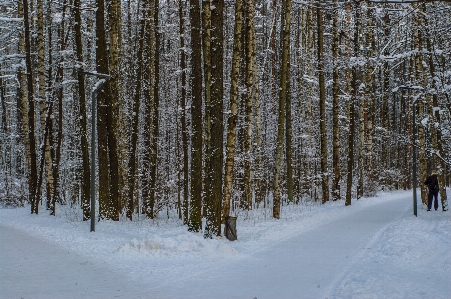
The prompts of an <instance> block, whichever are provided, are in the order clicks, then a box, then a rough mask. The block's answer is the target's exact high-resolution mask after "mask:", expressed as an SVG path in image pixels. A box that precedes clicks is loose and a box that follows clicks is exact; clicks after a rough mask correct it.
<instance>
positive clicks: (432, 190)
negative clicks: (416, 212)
mask: <svg viewBox="0 0 451 299" xmlns="http://www.w3.org/2000/svg"><path fill="white" fill-rule="evenodd" d="M424 184H425V185H427V186H428V189H429V193H428V211H430V210H431V207H432V200H433V199H435V201H434V209H435V210H436V211H437V209H438V191H439V190H440V188H439V187H438V179H437V173H436V172H435V171H434V172H432V174H431V175H430V176H429V177H428V178H427V179H426V181H425V182H424Z"/></svg>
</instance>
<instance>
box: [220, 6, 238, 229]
mask: <svg viewBox="0 0 451 299" xmlns="http://www.w3.org/2000/svg"><path fill="white" fill-rule="evenodd" d="M242 6H243V2H242V0H236V1H235V28H234V35H233V54H232V55H233V56H232V69H231V76H230V78H231V81H230V104H229V105H230V108H229V110H230V115H229V118H228V120H227V138H226V142H227V144H226V164H225V174H224V191H223V194H224V200H223V203H222V220H221V223H223V224H224V223H225V217H226V216H229V214H230V199H231V194H232V181H233V166H234V163H235V140H236V123H237V113H238V97H239V94H238V79H239V72H240V54H241V32H242V25H243V11H242Z"/></svg>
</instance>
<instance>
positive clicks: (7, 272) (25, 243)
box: [0, 226, 146, 299]
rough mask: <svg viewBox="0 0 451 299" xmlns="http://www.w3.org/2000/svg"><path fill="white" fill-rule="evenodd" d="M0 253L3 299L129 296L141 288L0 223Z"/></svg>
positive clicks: (77, 256) (55, 246) (0, 291)
mask: <svg viewBox="0 0 451 299" xmlns="http://www.w3.org/2000/svg"><path fill="white" fill-rule="evenodd" d="M0 252H1V258H0V298H2V299H3V298H5V299H14V298H17V299H22V298H23V299H28V298H33V299H38V298H45V299H47V298H49V299H50V298H51V299H57V298H61V299H64V298H130V297H128V296H129V294H136V290H139V287H140V286H138V285H136V283H134V282H130V281H129V280H128V279H127V278H126V277H124V276H122V275H121V274H118V273H117V272H114V271H111V270H110V269H109V268H107V267H106V266H99V265H97V264H93V263H92V262H91V261H89V260H87V259H86V258H84V257H82V256H80V255H77V254H75V253H73V252H69V251H68V250H66V249H64V248H62V247H59V246H57V245H55V244H52V243H49V242H46V241H43V240H42V239H38V238H36V237H34V236H31V235H29V234H27V233H24V232H22V231H20V230H16V229H14V228H10V227H5V226H0ZM118 282H120V284H118ZM51 294H56V295H51ZM105 294H109V295H107V296H105ZM124 294H125V295H124ZM134 298H139V297H134ZM140 298H146V297H140Z"/></svg>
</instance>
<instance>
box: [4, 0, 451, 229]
mask: <svg viewBox="0 0 451 299" xmlns="http://www.w3.org/2000/svg"><path fill="white" fill-rule="evenodd" d="M401 2H403V3H401ZM404 2H409V3H404ZM106 75H108V76H106ZM0 99H1V107H0V200H1V204H2V205H3V206H23V205H26V204H27V205H28V204H30V207H31V213H38V212H42V210H48V211H49V212H50V213H51V214H53V215H55V214H57V213H58V208H57V207H58V206H61V205H67V206H70V207H72V208H74V209H80V210H81V211H83V213H82V217H83V220H88V219H90V217H91V216H90V215H91V211H90V199H91V191H90V190H91V185H92V184H93V183H94V185H95V186H96V191H95V195H96V198H97V199H98V205H97V212H96V217H99V219H110V220H113V221H118V220H121V219H127V218H128V219H130V220H132V219H133V218H134V217H137V215H138V216H139V214H144V215H146V216H147V217H149V218H157V217H174V218H175V217H177V218H179V219H181V220H182V221H183V223H184V224H186V225H187V227H188V229H189V230H191V231H199V230H200V229H201V219H202V218H203V217H205V219H206V221H207V230H206V235H207V236H213V235H219V234H220V233H221V231H220V230H221V223H224V219H225V217H226V216H228V215H236V214H237V213H240V215H248V214H247V213H250V212H251V211H252V210H254V209H267V210H268V211H269V212H270V214H271V217H274V218H280V217H281V206H282V205H290V204H297V205H302V204H306V203H310V202H319V203H323V204H324V203H327V202H328V201H336V200H344V204H346V205H350V204H351V199H354V200H355V199H358V198H360V197H362V196H371V195H374V194H375V193H376V192H378V191H381V190H396V189H409V188H412V186H413V185H414V183H416V184H417V185H418V186H419V187H420V188H421V199H422V201H423V202H425V201H426V200H427V190H426V187H425V186H424V184H423V181H424V179H425V178H426V177H427V176H428V175H429V174H430V173H431V172H432V171H434V170H436V171H437V172H438V178H439V184H440V187H441V188H440V198H441V200H442V202H446V198H447V197H446V189H445V186H449V184H450V177H449V169H450V167H451V166H450V165H451V151H450V149H451V132H450V129H451V128H450V110H451V2H449V1H441V2H440V1H423V2H416V1H383V0H380V1H377V0H373V1H359V0H352V1H342V0H335V1H310V0H303V1H301V0H293V1H291V0H235V1H230V0H226V1H224V0H202V1H199V0H189V1H187V0H166V1H160V0H128V1H127V0H105V1H104V0H84V1H81V0H53V1H49V0H2V1H1V3H0ZM93 103H94V105H93ZM93 116H94V118H93ZM414 120H415V121H414ZM93 122H94V125H95V126H94V127H93V126H92V123H93ZM92 128H95V130H96V132H97V133H96V134H95V136H94V137H95V138H94V139H91V135H92ZM93 142H94V143H93ZM92 145H94V146H92ZM415 153H416V160H415V164H416V162H418V167H417V175H418V176H417V177H418V182H412V177H413V176H412V169H413V166H414V165H413V164H414V163H413V161H414V158H415V157H414V156H415ZM92 154H95V157H96V158H95V161H91V159H92V158H91V157H92V156H91V155H92ZM91 162H95V163H94V164H95V165H96V168H95V169H92V170H93V172H92V173H91ZM92 174H95V175H94V176H92ZM443 206H444V208H445V207H446V205H443Z"/></svg>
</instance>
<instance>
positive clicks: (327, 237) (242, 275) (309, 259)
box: [157, 197, 410, 299]
mask: <svg viewBox="0 0 451 299" xmlns="http://www.w3.org/2000/svg"><path fill="white" fill-rule="evenodd" d="M407 200H409V199H408V198H407V199H406V198H405V197H404V198H399V199H396V200H391V201H389V202H382V203H380V204H377V205H372V206H370V207H367V208H365V209H363V210H360V211H357V212H356V213H354V214H351V215H349V216H348V217H345V218H341V219H339V220H335V221H332V222H329V223H327V224H324V225H320V226H318V227H316V228H314V229H312V230H310V231H308V232H305V233H302V234H300V235H298V236H296V237H294V238H291V239H289V240H286V241H284V242H281V243H279V244H275V245H274V246H272V247H270V248H267V249H264V250H263V251H260V252H258V253H256V254H255V256H253V257H252V258H250V259H246V260H243V261H241V262H237V263H235V264H232V265H228V266H227V267H226V268H222V269H216V270H214V271H209V272H207V273H204V274H202V275H199V276H197V277H192V278H188V279H185V280H183V281H179V282H178V283H177V284H176V285H173V286H171V287H170V288H165V289H164V290H161V293H160V294H158V293H157V294H158V295H157V298H160V296H161V298H163V297H164V298H177V294H186V296H185V297H184V298H186V299H187V298H193V299H194V298H197V299H201V298H205V299H207V298H215V299H221V298H224V299H226V298H227V299H230V298H246V299H253V298H257V299H265V298H268V299H274V298H284V299H289V298H293V299H295V298H316V299H318V298H326V297H327V296H328V295H330V292H333V290H334V288H335V287H336V284H337V283H339V282H340V279H341V278H342V277H343V276H344V275H345V274H346V272H347V271H348V270H349V269H350V267H352V265H353V263H355V262H357V260H358V259H360V258H361V257H362V256H364V255H365V250H366V249H365V248H368V247H369V246H371V244H372V243H374V242H376V241H377V237H378V236H379V235H380V234H381V232H382V231H383V230H384V229H385V228H386V227H388V225H390V223H392V222H394V221H396V220H397V219H399V217H400V216H401V215H403V214H404V213H406V212H407V210H408V209H409V203H410V202H406V201H407ZM350 208H352V207H350ZM249 269H252V271H249ZM219 286H221V287H219ZM157 291H158V289H157Z"/></svg>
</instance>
